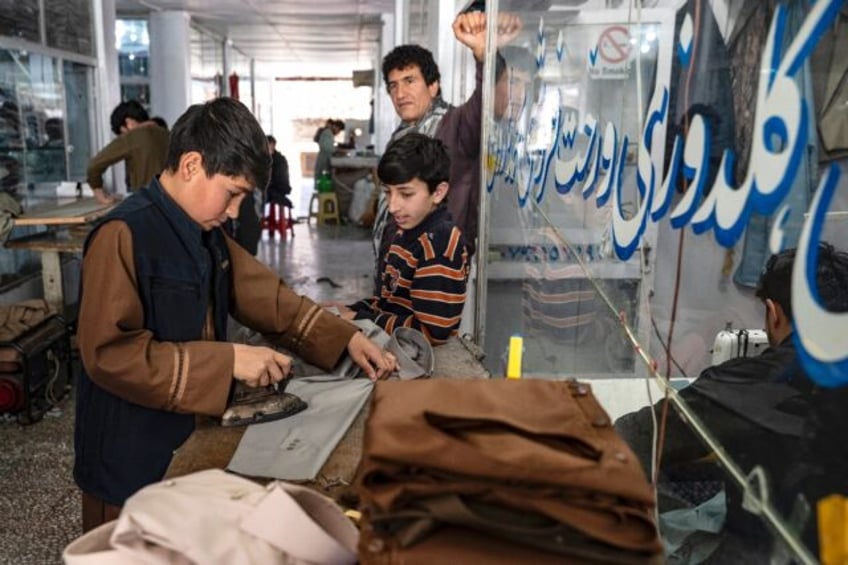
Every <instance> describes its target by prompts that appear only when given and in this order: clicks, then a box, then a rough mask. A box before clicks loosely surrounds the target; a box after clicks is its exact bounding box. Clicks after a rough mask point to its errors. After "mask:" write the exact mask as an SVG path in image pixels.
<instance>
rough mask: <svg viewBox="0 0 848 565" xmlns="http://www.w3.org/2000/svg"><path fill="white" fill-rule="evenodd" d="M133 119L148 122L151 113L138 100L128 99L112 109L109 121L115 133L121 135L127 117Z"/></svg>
mask: <svg viewBox="0 0 848 565" xmlns="http://www.w3.org/2000/svg"><path fill="white" fill-rule="evenodd" d="M127 118H130V119H133V120H135V121H137V122H146V121H147V120H149V119H150V115H149V114H148V113H147V110H145V109H144V106H142V105H141V103H140V102H139V101H138V100H127V101H126V102H121V103H120V104H118V105H117V106H115V109H114V110H112V115H111V116H110V118H109V123H110V124H111V125H112V132H113V133H114V134H115V135H121V127H122V126H123V125H124V121H125V120H126V119H127Z"/></svg>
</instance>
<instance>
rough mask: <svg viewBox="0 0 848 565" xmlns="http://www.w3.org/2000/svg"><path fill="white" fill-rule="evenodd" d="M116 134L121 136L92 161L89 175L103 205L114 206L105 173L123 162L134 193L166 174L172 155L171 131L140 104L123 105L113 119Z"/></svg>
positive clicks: (130, 189) (118, 107) (131, 190)
mask: <svg viewBox="0 0 848 565" xmlns="http://www.w3.org/2000/svg"><path fill="white" fill-rule="evenodd" d="M110 122H111V125H112V132H113V133H114V134H115V135H116V136H118V137H116V138H115V139H113V140H112V141H111V142H110V143H109V144H108V145H107V146H106V147H104V148H103V149H101V150H100V152H99V153H98V154H97V155H95V156H94V157H92V158H91V160H90V161H89V162H88V170H87V171H86V176H87V179H86V180H87V181H88V184H89V186H90V187H91V190H92V191H93V192H94V197H95V198H97V200H98V202H100V203H102V204H111V203H112V202H114V200H115V199H114V196H113V195H111V194H108V193H107V192H106V191H105V189H104V188H103V173H105V172H106V169H108V168H109V167H110V166H112V165H114V164H115V163H119V162H121V161H124V162H126V166H127V189H128V190H129V191H130V192H134V191H136V190H138V189H139V188H141V187H142V186H146V185H147V184H148V183H149V182H150V180H151V179H152V178H153V177H154V176H156V175H158V174H159V173H161V172H162V169H163V168H164V166H165V158H166V156H167V152H168V130H167V129H164V128H162V127H160V126H159V125H158V124H157V123H156V122H154V121H152V120H151V119H150V116H149V115H148V114H147V110H145V109H144V107H143V106H142V105H141V104H140V103H139V102H138V101H137V100H127V101H126V102H121V103H120V104H118V105H117V106H116V107H115V109H114V110H113V111H112V116H111V117H110Z"/></svg>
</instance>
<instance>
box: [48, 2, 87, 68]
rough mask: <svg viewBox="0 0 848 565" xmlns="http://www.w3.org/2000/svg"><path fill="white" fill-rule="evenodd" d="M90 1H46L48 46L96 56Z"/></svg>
mask: <svg viewBox="0 0 848 565" xmlns="http://www.w3.org/2000/svg"><path fill="white" fill-rule="evenodd" d="M91 7H92V3H91V1H90V0H44V13H45V19H46V21H47V26H46V27H47V45H48V46H49V47H55V48H56V49H63V50H65V51H71V52H73V53H79V54H80V55H89V56H92V57H93V56H94V26H93V21H92V17H91Z"/></svg>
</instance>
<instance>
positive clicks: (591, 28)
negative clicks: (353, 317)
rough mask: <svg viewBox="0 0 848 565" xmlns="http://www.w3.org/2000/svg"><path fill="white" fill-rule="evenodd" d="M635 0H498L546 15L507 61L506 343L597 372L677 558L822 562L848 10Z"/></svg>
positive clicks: (544, 363)
mask: <svg viewBox="0 0 848 565" xmlns="http://www.w3.org/2000/svg"><path fill="white" fill-rule="evenodd" d="M612 4H615V3H609V2H607V3H602V2H583V3H576V2H570V1H567V0H550V1H546V2H532V3H526V4H525V3H518V2H487V6H486V9H487V11H488V12H489V13H490V17H497V16H498V15H503V14H509V15H517V16H519V17H520V18H521V20H522V22H523V30H522V33H521V34H520V35H519V36H518V37H517V38H515V39H513V40H512V41H511V42H509V43H508V44H505V45H500V46H499V54H500V56H499V57H495V58H493V62H494V63H495V64H493V65H491V67H492V68H488V69H487V71H488V77H487V83H486V84H487V89H488V92H487V93H486V94H487V96H488V100H490V101H491V103H490V104H489V105H488V107H489V111H488V114H487V115H486V116H484V123H485V128H484V133H485V139H484V158H483V162H482V168H483V172H484V173H485V182H484V186H483V187H481V190H482V191H484V194H485V197H484V198H483V199H482V200H481V201H482V202H483V203H484V204H483V206H482V211H481V223H482V225H484V226H485V229H484V230H481V231H482V232H483V235H482V236H481V242H480V246H479V248H480V257H478V259H477V261H478V263H477V264H478V268H479V276H480V277H481V281H482V284H481V286H480V290H481V293H480V301H479V304H478V320H479V322H480V323H478V329H479V330H480V334H479V335H478V338H479V339H480V341H481V342H482V346H483V348H484V350H485V351H486V353H487V360H486V363H487V364H488V367H489V369H490V370H491V371H492V372H493V374H495V375H498V376H499V375H502V374H503V373H504V367H505V360H506V354H507V347H508V344H509V341H510V340H509V338H510V337H511V336H513V335H516V334H517V335H521V336H522V337H523V338H524V340H523V341H524V352H523V367H522V369H523V377H524V378H552V379H562V378H570V377H577V378H580V379H583V380H587V381H588V382H591V383H592V387H593V390H594V392H595V394H596V396H598V398H599V400H600V401H601V403H602V404H603V405H604V406H605V408H606V409H607V411H608V412H609V413H610V415H611V416H612V417H613V419H614V420H616V428H617V430H618V431H619V433H620V434H621V435H622V436H623V437H624V438H625V439H626V440H627V441H628V442H629V443H630V445H631V447H632V448H633V450H634V452H635V453H636V455H637V456H638V457H639V459H640V461H641V462H642V463H643V466H644V468H645V470H646V473H648V476H649V477H650V478H652V479H653V480H654V481H655V484H656V486H657V497H658V503H659V516H660V517H659V524H660V529H661V531H662V532H663V536H664V540H665V542H666V549H667V551H668V555H667V557H668V560H669V562H687V563H691V562H713V563H730V562H739V563H760V562H763V563H764V562H769V561H771V562H789V561H790V560H792V559H794V560H796V561H800V562H807V563H812V562H815V561H816V560H818V559H821V558H822V555H823V553H822V552H824V551H827V550H828V549H831V550H832V549H833V548H832V546H831V547H830V548H828V547H827V544H825V545H824V546H820V545H819V539H820V536H821V535H823V534H822V528H828V527H830V528H837V529H838V528H840V527H841V528H842V530H839V531H844V524H845V522H844V521H843V522H839V523H834V522H833V521H830V522H822V521H821V520H820V517H821V516H824V515H826V514H827V512H828V511H829V510H828V509H829V508H832V507H833V506H831V507H829V506H828V504H832V505H838V504H843V505H844V499H836V500H835V501H834V499H828V498H827V497H828V496H829V495H840V496H843V497H845V496H848V473H846V472H845V470H846V469H848V448H845V447H843V444H844V441H842V438H841V437H840V435H841V434H842V433H844V430H846V429H848V387H846V385H848V339H846V338H845V328H846V327H848V313H846V312H848V256H846V255H845V254H844V252H845V251H846V250H848V180H846V174H847V173H848V127H846V124H848V78H846V77H848V66H846V65H845V64H844V55H843V54H842V51H844V49H843V47H844V46H845V45H848V9H846V8H845V6H844V4H843V3H842V2H839V1H824V0H823V1H820V2H816V3H809V2H803V1H801V0H785V1H782V2H759V1H756V0H743V1H740V2H729V1H721V0H720V1H717V2H716V1H707V0H680V1H662V0H661V1H659V2H655V3H653V4H652V9H642V8H639V7H638V6H636V5H633V6H630V7H628V3H626V2H625V3H618V4H621V5H622V6H623V7H620V8H609V7H608V6H610V5H612ZM499 8H500V9H499ZM490 29H492V30H494V29H495V28H490ZM490 41H491V42H492V44H497V42H498V38H497V34H496V32H495V31H492V32H491V37H490ZM822 242H828V243H829V244H832V245H833V246H835V250H834V249H832V248H831V247H828V246H827V245H822ZM792 250H794V251H792ZM777 253H781V255H780V256H779V257H778V258H777V259H770V258H771V257H772V256H773V254H777ZM651 406H653V409H651V408H649V407H651ZM840 500H841V501H840ZM829 501H830V502H829ZM681 521H683V523H685V526H681ZM673 524H674V525H673ZM839 524H841V525H839ZM821 539H826V538H821Z"/></svg>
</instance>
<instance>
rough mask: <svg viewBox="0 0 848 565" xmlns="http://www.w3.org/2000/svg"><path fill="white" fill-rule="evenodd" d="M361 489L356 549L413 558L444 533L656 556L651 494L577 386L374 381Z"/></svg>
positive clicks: (561, 549)
mask: <svg viewBox="0 0 848 565" xmlns="http://www.w3.org/2000/svg"><path fill="white" fill-rule="evenodd" d="M357 484H358V486H359V491H360V497H361V500H362V503H363V510H364V514H365V520H366V525H367V526H368V527H369V528H372V529H369V533H368V534H367V535H364V538H367V539H364V540H363V541H362V544H361V549H362V548H365V547H366V546H372V547H373V545H374V544H373V543H372V542H374V540H375V539H376V540H378V541H380V542H381V543H383V545H384V546H385V547H386V548H387V549H391V550H392V551H391V553H394V552H395V551H396V550H403V552H404V553H405V552H408V551H413V552H414V551H416V548H418V551H420V550H421V549H420V547H424V546H422V545H421V544H423V543H425V542H423V541H422V540H424V539H428V540H429V538H428V537H427V536H430V535H431V533H432V532H433V531H435V530H436V529H437V528H438V527H439V526H444V525H450V526H453V527H465V528H471V529H473V530H476V531H480V532H484V533H487V534H490V537H491V536H494V537H498V538H500V539H501V540H502V541H505V542H517V543H521V544H525V545H532V546H534V547H536V548H540V549H543V550H544V551H550V552H557V553H561V554H565V555H571V556H573V557H580V556H583V557H584V558H585V559H584V560H587V559H588V560H595V561H607V562H609V561H616V562H646V561H651V560H653V559H654V558H656V557H657V556H659V555H660V552H661V545H660V543H659V538H658V535H657V531H656V527H655V524H654V522H653V514H652V509H653V504H654V498H653V493H652V490H651V487H650V485H649V484H648V482H647V480H646V479H645V476H644V474H643V472H642V468H641V466H640V464H639V462H638V460H637V459H636V458H635V456H634V455H633V453H632V452H631V451H630V449H629V447H627V445H626V444H625V443H624V442H623V441H622V440H621V439H620V438H619V437H618V436H617V435H616V433H615V431H614V428H613V427H612V426H611V424H610V420H609V417H608V416H607V414H606V413H605V412H604V410H603V409H602V408H601V407H600V405H599V404H598V402H597V400H596V399H595V397H594V395H593V394H592V392H591V388H590V387H589V385H587V384H584V383H577V382H575V381H543V380H520V381H512V380H479V381H451V380H447V379H436V380H430V381H407V382H380V383H378V385H377V387H376V390H375V394H374V397H373V401H372V407H371V412H370V417H369V419H368V422H367V424H366V431H365V444H364V454H363V461H362V464H361V466H360V469H359V473H358V480H357ZM442 533H443V531H442ZM442 537H444V536H439V539H441V538H442ZM372 538H373V539H372ZM432 543H433V542H432V540H430V543H429V545H428V546H427V547H431V546H432ZM419 546H420V547H419ZM363 552H364V553H368V554H371V555H372V556H373V557H377V555H376V554H379V552H374V551H368V552H365V551H364V550H363ZM375 553H376V554H375ZM362 557H363V558H364V557H366V556H365V555H362ZM408 557H409V556H408V555H406V556H405V559H406V558H408ZM445 557H447V554H446V555H445ZM631 558H632V559H631ZM369 562H371V561H369ZM373 562H384V561H382V560H381V559H377V560H376V561H373ZM404 562H405V561H404Z"/></svg>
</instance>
